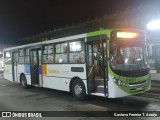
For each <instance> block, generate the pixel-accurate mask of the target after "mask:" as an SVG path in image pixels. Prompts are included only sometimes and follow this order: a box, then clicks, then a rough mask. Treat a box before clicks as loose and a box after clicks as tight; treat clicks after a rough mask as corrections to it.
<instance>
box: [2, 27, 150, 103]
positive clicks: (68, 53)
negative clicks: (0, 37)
mask: <svg viewBox="0 0 160 120" xmlns="http://www.w3.org/2000/svg"><path fill="white" fill-rule="evenodd" d="M145 37H146V35H145V32H144V31H141V30H137V29H103V30H98V31H93V32H88V33H84V34H78V35H73V36H67V37H62V38H56V39H51V40H46V41H42V42H37V43H31V44H26V45H21V46H16V47H10V48H5V49H4V64H5V65H4V78H5V79H7V80H10V81H15V82H18V83H20V84H21V85H22V87H24V88H27V87H28V86H36V87H44V88H50V89H55V90H61V91H67V92H71V93H72V94H73V96H74V97H75V98H77V99H79V100H84V99H85V98H86V96H87V95H95V96H103V97H107V98H118V97H124V96H129V95H133V94H138V93H143V92H146V91H148V90H150V88H151V80H150V74H149V65H148V62H147V56H148V53H147V50H146V38H145Z"/></svg>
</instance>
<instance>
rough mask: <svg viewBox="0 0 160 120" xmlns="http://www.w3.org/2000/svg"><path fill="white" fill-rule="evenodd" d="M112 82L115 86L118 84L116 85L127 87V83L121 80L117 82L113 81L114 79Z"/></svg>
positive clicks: (116, 80)
mask: <svg viewBox="0 0 160 120" xmlns="http://www.w3.org/2000/svg"><path fill="white" fill-rule="evenodd" d="M113 81H114V82H115V83H116V84H118V85H121V86H128V84H127V83H125V82H122V81H121V80H118V79H115V78H114V79H113Z"/></svg>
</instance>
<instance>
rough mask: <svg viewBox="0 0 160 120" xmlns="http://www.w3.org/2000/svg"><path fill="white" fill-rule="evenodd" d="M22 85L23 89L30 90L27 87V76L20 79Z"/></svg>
mask: <svg viewBox="0 0 160 120" xmlns="http://www.w3.org/2000/svg"><path fill="white" fill-rule="evenodd" d="M20 83H21V85H22V87H23V88H25V89H26V88H28V85H27V79H26V77H25V75H21V77H20Z"/></svg>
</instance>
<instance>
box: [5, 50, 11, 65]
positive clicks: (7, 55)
mask: <svg viewBox="0 0 160 120" xmlns="http://www.w3.org/2000/svg"><path fill="white" fill-rule="evenodd" d="M4 54H5V55H4V57H5V58H4V62H5V64H11V52H10V51H6V52H5V53H4Z"/></svg>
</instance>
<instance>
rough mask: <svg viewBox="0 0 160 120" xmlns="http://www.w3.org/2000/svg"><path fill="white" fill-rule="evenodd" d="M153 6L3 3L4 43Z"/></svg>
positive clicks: (40, 0) (136, 1)
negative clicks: (106, 15)
mask: <svg viewBox="0 0 160 120" xmlns="http://www.w3.org/2000/svg"><path fill="white" fill-rule="evenodd" d="M153 2H157V0H84V1H82V0H79V1H78V0H74V1H71V0H0V42H7V41H16V40H18V39H21V38H24V37H28V36H32V35H36V34H39V33H42V32H45V31H48V30H50V29H54V28H58V27H63V26H66V25H72V24H76V23H78V22H83V21H86V20H88V19H94V18H95V17H102V16H104V15H105V14H113V13H114V12H115V11H124V10H125V9H128V8H129V9H132V8H136V7H137V6H139V5H145V4H151V3H153Z"/></svg>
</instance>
